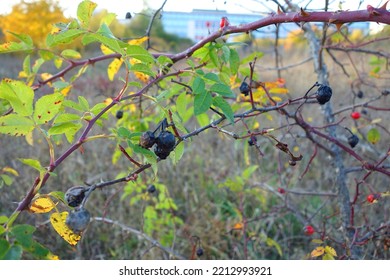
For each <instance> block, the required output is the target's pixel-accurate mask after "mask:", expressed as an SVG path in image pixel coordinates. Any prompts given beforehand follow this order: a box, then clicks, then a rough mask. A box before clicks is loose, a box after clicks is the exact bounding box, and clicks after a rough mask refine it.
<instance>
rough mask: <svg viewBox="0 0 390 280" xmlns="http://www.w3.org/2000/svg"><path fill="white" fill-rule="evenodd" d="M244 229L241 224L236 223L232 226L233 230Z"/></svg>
mask: <svg viewBox="0 0 390 280" xmlns="http://www.w3.org/2000/svg"><path fill="white" fill-rule="evenodd" d="M243 228H244V225H243V224H242V223H236V224H235V225H234V226H233V229H234V230H242V229H243Z"/></svg>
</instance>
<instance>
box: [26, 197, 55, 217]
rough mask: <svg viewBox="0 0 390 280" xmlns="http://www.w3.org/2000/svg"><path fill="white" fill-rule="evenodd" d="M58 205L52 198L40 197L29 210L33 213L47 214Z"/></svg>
mask: <svg viewBox="0 0 390 280" xmlns="http://www.w3.org/2000/svg"><path fill="white" fill-rule="evenodd" d="M56 205H57V203H54V202H53V200H51V199H50V197H38V198H37V199H35V200H34V201H33V202H32V204H31V205H30V207H29V209H28V210H29V211H30V212H32V213H47V212H50V211H51V210H52V209H53V208H54V207H56Z"/></svg>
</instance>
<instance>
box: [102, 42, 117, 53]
mask: <svg viewBox="0 0 390 280" xmlns="http://www.w3.org/2000/svg"><path fill="white" fill-rule="evenodd" d="M100 50H101V51H102V53H103V54H105V55H107V54H112V53H114V51H112V50H111V49H110V48H109V47H107V46H106V45H104V44H101V45H100Z"/></svg>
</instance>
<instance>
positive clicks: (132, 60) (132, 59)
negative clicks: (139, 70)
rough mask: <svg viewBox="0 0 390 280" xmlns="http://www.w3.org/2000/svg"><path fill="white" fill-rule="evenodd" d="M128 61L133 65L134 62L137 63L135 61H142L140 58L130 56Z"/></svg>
mask: <svg viewBox="0 0 390 280" xmlns="http://www.w3.org/2000/svg"><path fill="white" fill-rule="evenodd" d="M129 62H130V64H131V65H134V64H137V63H142V61H141V60H139V59H136V58H130V60H129Z"/></svg>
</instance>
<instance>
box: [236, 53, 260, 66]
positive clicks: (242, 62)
mask: <svg viewBox="0 0 390 280" xmlns="http://www.w3.org/2000/svg"><path fill="white" fill-rule="evenodd" d="M263 55H264V53H262V52H253V53H251V54H250V55H248V56H247V57H245V58H243V59H242V61H241V65H245V64H248V63H249V62H252V61H253V60H254V59H255V57H256V58H257V59H259V58H261V57H263ZM245 66H246V65H245Z"/></svg>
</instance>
